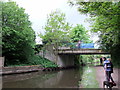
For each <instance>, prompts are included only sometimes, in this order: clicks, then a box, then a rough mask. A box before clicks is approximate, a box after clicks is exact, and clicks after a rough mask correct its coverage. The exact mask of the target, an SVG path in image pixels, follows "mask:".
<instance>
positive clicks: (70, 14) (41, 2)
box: [12, 0, 97, 43]
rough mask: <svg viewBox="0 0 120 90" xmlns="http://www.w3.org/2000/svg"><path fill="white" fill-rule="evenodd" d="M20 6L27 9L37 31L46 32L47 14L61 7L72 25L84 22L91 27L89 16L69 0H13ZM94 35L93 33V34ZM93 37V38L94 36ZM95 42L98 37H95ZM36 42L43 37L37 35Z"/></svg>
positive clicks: (84, 24) (83, 23)
mask: <svg viewBox="0 0 120 90" xmlns="http://www.w3.org/2000/svg"><path fill="white" fill-rule="evenodd" d="M12 1H15V2H16V3H17V4H18V5H19V6H20V7H23V8H24V9H25V13H27V14H28V15H29V20H30V21H31V22H32V28H33V30H34V31H35V33H36V36H37V35H38V33H40V32H41V33H44V29H43V27H44V26H45V23H46V21H47V15H49V14H50V13H51V12H52V11H55V10H56V9H59V10H60V11H61V12H63V13H65V15H66V21H67V22H69V23H70V24H71V25H73V26H76V24H82V25H83V26H84V27H85V28H86V30H89V29H90V24H89V23H88V22H87V21H85V20H86V18H88V16H86V15H82V14H80V13H79V12H78V11H77V7H75V6H74V7H72V6H69V4H68V3H67V1H68V0H12ZM91 36H92V35H91ZM92 39H93V38H92ZM93 40H94V42H95V41H96V40H97V38H94V39H93ZM36 42H37V43H41V39H40V38H39V37H38V36H37V37H36Z"/></svg>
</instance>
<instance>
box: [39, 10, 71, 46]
mask: <svg viewBox="0 0 120 90" xmlns="http://www.w3.org/2000/svg"><path fill="white" fill-rule="evenodd" d="M70 28H71V26H70V25H69V23H68V22H66V19H65V14H64V13H62V12H60V11H59V10H56V11H54V12H51V13H50V14H49V15H48V17H47V23H46V25H45V27H44V29H45V35H43V34H40V35H39V36H40V37H41V38H42V39H43V42H45V43H47V44H55V43H57V42H60V41H65V40H69V35H68V31H69V30H70Z"/></svg>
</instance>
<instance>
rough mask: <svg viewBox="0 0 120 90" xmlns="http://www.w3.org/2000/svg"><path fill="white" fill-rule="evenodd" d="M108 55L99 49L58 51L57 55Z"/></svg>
mask: <svg viewBox="0 0 120 90" xmlns="http://www.w3.org/2000/svg"><path fill="white" fill-rule="evenodd" d="M70 54H71V55H88V54H110V53H109V52H105V51H103V50H101V49H59V51H58V55H70Z"/></svg>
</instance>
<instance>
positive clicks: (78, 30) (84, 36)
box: [70, 24, 92, 43]
mask: <svg viewBox="0 0 120 90" xmlns="http://www.w3.org/2000/svg"><path fill="white" fill-rule="evenodd" d="M70 37H71V39H72V41H73V42H75V41H79V40H81V41H82V42H84V43H90V42H92V41H91V40H89V38H90V37H89V35H88V31H87V30H85V27H83V25H79V24H77V26H75V27H74V28H73V29H72V30H71V31H70Z"/></svg>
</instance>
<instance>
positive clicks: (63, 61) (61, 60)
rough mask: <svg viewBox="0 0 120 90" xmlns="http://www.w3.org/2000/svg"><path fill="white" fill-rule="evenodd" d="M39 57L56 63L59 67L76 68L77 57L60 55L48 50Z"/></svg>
mask: <svg viewBox="0 0 120 90" xmlns="http://www.w3.org/2000/svg"><path fill="white" fill-rule="evenodd" d="M39 55H40V56H42V57H44V58H46V59H48V60H50V61H52V62H54V63H56V64H57V65H58V66H59V67H73V66H74V57H75V55H58V54H55V53H54V52H51V51H49V50H46V51H45V52H43V51H41V52H40V53H39Z"/></svg>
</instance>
